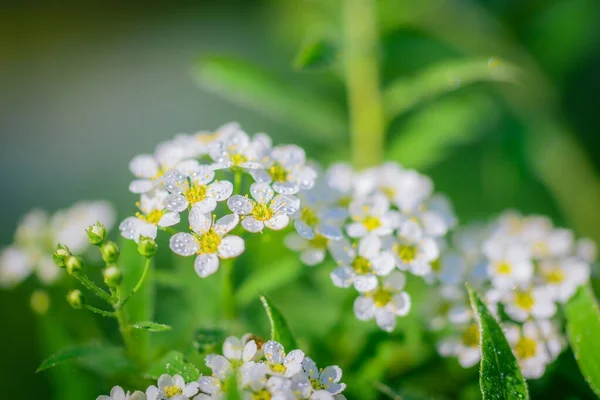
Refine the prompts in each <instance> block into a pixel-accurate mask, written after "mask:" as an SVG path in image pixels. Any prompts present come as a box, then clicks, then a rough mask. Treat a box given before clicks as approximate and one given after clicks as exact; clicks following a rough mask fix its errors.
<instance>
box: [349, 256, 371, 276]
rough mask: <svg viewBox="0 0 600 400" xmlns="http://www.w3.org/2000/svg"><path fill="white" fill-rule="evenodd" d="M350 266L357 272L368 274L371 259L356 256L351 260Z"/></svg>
mask: <svg viewBox="0 0 600 400" xmlns="http://www.w3.org/2000/svg"><path fill="white" fill-rule="evenodd" d="M352 268H353V269H354V272H356V273H357V274H361V275H363V274H368V273H369V272H371V261H369V260H367V259H366V258H364V257H361V256H358V257H356V258H355V259H354V260H353V261H352Z"/></svg>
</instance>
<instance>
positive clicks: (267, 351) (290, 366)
mask: <svg viewBox="0 0 600 400" xmlns="http://www.w3.org/2000/svg"><path fill="white" fill-rule="evenodd" d="M263 352H264V355H265V359H266V363H267V365H268V366H269V371H268V373H269V374H271V375H277V376H284V377H287V378H289V377H292V376H294V375H295V374H297V373H298V372H300V371H301V370H302V360H303V359H304V352H303V351H302V350H292V351H290V352H289V353H287V354H286V353H285V349H284V348H283V346H282V345H281V343H279V342H276V341H274V340H269V341H268V342H266V343H265V344H264V345H263Z"/></svg>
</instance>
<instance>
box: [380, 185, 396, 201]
mask: <svg viewBox="0 0 600 400" xmlns="http://www.w3.org/2000/svg"><path fill="white" fill-rule="evenodd" d="M381 191H382V192H383V194H384V195H385V196H386V197H387V198H388V199H390V200H393V199H394V197H396V189H394V188H393V187H391V186H383V187H382V188H381Z"/></svg>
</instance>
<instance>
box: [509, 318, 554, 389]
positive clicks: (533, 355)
mask: <svg viewBox="0 0 600 400" xmlns="http://www.w3.org/2000/svg"><path fill="white" fill-rule="evenodd" d="M504 334H505V336H506V339H507V340H508V343H509V344H510V346H511V348H512V351H513V353H514V355H515V357H516V358H517V361H518V362H519V366H520V367H521V371H522V372H523V376H524V377H525V378H527V379H537V378H539V377H541V376H542V375H543V374H544V371H545V370H546V365H547V364H548V363H550V362H551V361H552V357H551V356H550V354H549V352H548V348H547V347H546V343H545V340H544V338H543V337H542V336H541V334H540V329H539V328H538V327H537V326H536V324H535V323H534V322H532V321H528V322H525V323H524V324H523V326H522V327H519V326H518V325H514V324H507V325H506V326H504Z"/></svg>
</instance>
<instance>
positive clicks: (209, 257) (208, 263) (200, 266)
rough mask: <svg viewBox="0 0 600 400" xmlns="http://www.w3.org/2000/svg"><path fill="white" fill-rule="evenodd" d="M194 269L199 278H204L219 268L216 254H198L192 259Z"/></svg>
mask: <svg viewBox="0 0 600 400" xmlns="http://www.w3.org/2000/svg"><path fill="white" fill-rule="evenodd" d="M194 269H195V270H196V273H197V274H198V275H200V277H201V278H206V277H207V276H209V275H211V274H214V273H215V272H216V271H217V269H219V257H217V255H216V254H200V255H199V256H198V257H196V261H194Z"/></svg>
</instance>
